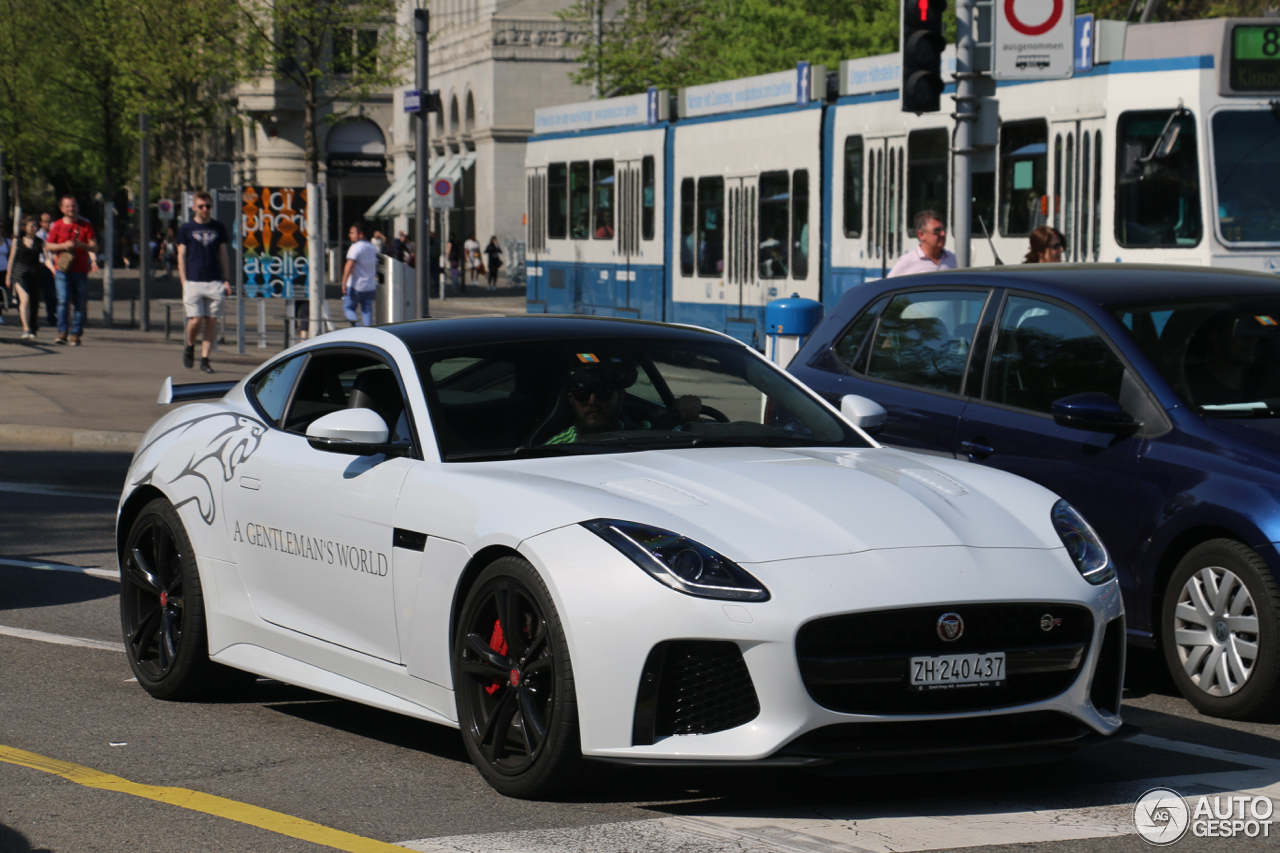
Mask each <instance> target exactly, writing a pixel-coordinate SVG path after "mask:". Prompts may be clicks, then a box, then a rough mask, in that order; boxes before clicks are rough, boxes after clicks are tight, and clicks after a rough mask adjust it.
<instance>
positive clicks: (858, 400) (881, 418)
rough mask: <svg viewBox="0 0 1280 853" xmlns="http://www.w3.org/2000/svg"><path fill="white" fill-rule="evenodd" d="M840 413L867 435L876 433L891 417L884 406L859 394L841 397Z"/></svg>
mask: <svg viewBox="0 0 1280 853" xmlns="http://www.w3.org/2000/svg"><path fill="white" fill-rule="evenodd" d="M840 414H842V415H844V416H845V419H846V420H848V421H849V423H851V424H853V425H854V426H856V427H858V428H860V429H861V430H862V431H863V432H865V433H866V434H867V435H875V434H876V433H878V432H880V430H882V429H884V422H885V421H886V420H887V419H888V417H889V413H888V412H886V411H885V409H884V406H882V405H880V404H879V403H877V402H876V401H875V400H868V399H867V398H866V397H860V396H858V395H857V394H845V395H844V396H843V397H841V398H840Z"/></svg>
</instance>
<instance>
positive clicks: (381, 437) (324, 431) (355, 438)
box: [307, 409, 409, 456]
mask: <svg viewBox="0 0 1280 853" xmlns="http://www.w3.org/2000/svg"><path fill="white" fill-rule="evenodd" d="M387 437H388V431H387V422H386V421H384V420H383V419H382V415H380V414H378V413H377V412H375V411H374V410H373V409H340V410H338V411H336V412H330V413H329V414H327V415H325V416H324V417H321V418H317V419H316V420H314V421H312V423H311V426H309V427H307V443H308V444H310V445H311V446H312V447H314V448H315V449H316V450H324V451H327V452H329V453H345V454H347V455H350V456H372V455H373V454H375V453H385V454H387V455H388V456H404V455H405V454H406V453H408V452H409V447H408V445H404V444H388V443H387Z"/></svg>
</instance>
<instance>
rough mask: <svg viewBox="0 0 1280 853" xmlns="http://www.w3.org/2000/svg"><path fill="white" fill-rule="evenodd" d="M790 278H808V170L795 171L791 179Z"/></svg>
mask: <svg viewBox="0 0 1280 853" xmlns="http://www.w3.org/2000/svg"><path fill="white" fill-rule="evenodd" d="M791 243H792V246H793V247H794V251H792V253H791V277H792V278H808V277H809V170H808V169H797V170H796V171H795V172H794V173H793V174H792V178H791Z"/></svg>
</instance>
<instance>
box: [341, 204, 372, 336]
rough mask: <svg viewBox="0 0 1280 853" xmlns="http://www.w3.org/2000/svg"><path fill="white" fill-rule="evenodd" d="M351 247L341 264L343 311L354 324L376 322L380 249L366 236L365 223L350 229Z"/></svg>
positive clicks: (348, 235)
mask: <svg viewBox="0 0 1280 853" xmlns="http://www.w3.org/2000/svg"><path fill="white" fill-rule="evenodd" d="M347 237H348V238H349V239H350V240H351V248H350V249H348V250H347V264H346V266H345V267H343V268H342V312H343V313H344V314H346V315H347V319H348V320H350V321H351V325H353V326H354V325H356V324H357V323H359V324H360V325H362V326H372V325H373V298H374V296H375V295H376V294H377V292H378V250H377V249H375V248H374V247H373V244H372V243H370V242H369V241H368V240H366V239H365V237H364V225H362V224H361V223H358V222H357V223H356V224H355V225H352V226H351V230H350V231H348V232H347Z"/></svg>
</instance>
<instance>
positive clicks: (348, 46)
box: [333, 30, 378, 74]
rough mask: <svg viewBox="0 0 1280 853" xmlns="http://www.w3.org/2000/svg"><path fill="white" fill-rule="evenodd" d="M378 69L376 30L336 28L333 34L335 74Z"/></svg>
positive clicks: (369, 71)
mask: <svg viewBox="0 0 1280 853" xmlns="http://www.w3.org/2000/svg"><path fill="white" fill-rule="evenodd" d="M377 70H378V31H377V30H338V31H337V32H336V33H334V36H333V71H334V73H335V74H375V73H377Z"/></svg>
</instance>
